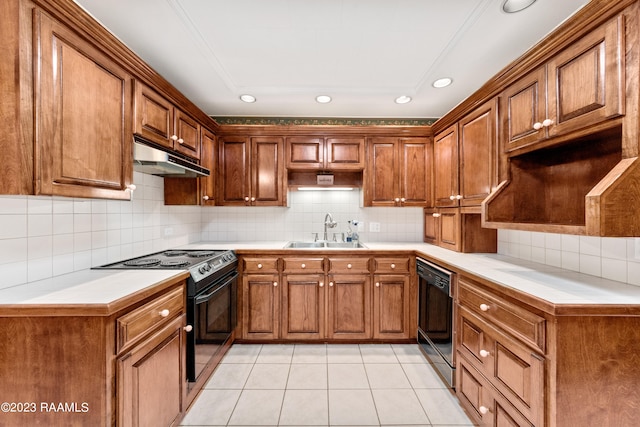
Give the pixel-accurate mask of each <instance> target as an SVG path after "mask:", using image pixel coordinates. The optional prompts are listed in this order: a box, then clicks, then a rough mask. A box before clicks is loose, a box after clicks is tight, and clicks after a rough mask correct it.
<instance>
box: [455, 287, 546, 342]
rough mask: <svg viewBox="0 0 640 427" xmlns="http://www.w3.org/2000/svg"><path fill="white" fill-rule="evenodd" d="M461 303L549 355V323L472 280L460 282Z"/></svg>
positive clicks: (459, 296) (484, 318) (459, 297)
mask: <svg viewBox="0 0 640 427" xmlns="http://www.w3.org/2000/svg"><path fill="white" fill-rule="evenodd" d="M458 300H459V302H460V304H461V305H462V306H464V307H467V308H468V309H470V310H472V311H473V312H475V313H476V314H477V315H478V316H480V318H482V319H483V320H487V321H490V322H493V323H494V324H495V325H496V326H498V327H500V328H502V329H503V330H505V331H507V332H509V333H512V334H513V335H515V336H516V337H517V338H519V339H521V340H522V341H524V342H525V343H527V344H528V345H531V346H532V347H534V348H536V349H537V350H539V351H540V352H542V353H543V354H544V353H546V321H545V319H544V318H543V317H540V316H537V315H535V314H533V313H531V312H530V311H528V310H527V309H525V308H523V307H520V306H517V305H515V304H513V303H510V302H508V301H505V300H503V299H500V298H499V297H497V296H495V295H494V294H492V293H490V292H489V291H486V290H480V289H478V288H477V287H476V286H474V285H473V282H472V281H470V280H469V279H467V278H465V277H463V276H460V277H459V279H458Z"/></svg>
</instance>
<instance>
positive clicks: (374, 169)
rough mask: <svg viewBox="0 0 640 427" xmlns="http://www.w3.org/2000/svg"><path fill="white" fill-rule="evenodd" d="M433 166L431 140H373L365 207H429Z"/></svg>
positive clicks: (379, 138) (367, 170) (417, 138)
mask: <svg viewBox="0 0 640 427" xmlns="http://www.w3.org/2000/svg"><path fill="white" fill-rule="evenodd" d="M431 164H432V163H431V144H430V143H429V139H428V138H420V137H416V138H397V137H377V138H371V139H370V140H369V143H368V146H367V169H366V170H365V185H366V187H365V206H426V205H427V203H429V202H430V200H431V198H430V194H431V193H430V186H429V180H430V179H429V178H430V173H431Z"/></svg>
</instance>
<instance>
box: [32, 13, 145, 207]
mask: <svg viewBox="0 0 640 427" xmlns="http://www.w3.org/2000/svg"><path fill="white" fill-rule="evenodd" d="M35 37H36V43H37V46H38V49H39V52H40V55H38V57H37V61H38V64H37V69H38V70H39V71H40V72H39V73H37V74H36V77H35V97H36V107H35V120H36V126H35V128H36V136H35V137H36V161H35V165H36V169H35V174H36V189H35V193H36V194H47V195H60V196H70V197H92V198H93V197H98V198H112V199H129V198H130V192H129V191H126V188H127V186H128V185H130V184H131V182H132V178H133V152H132V148H133V147H132V138H131V136H132V134H133V133H132V129H131V128H132V126H131V117H132V114H131V105H132V102H131V94H132V88H131V85H132V78H131V76H130V75H129V74H128V73H127V72H126V71H125V70H124V69H123V68H121V67H120V66H119V65H118V64H116V63H115V62H113V61H112V60H111V59H110V58H109V57H107V56H106V55H105V54H103V53H102V52H101V51H99V50H97V49H96V48H94V47H93V45H91V44H90V43H88V42H86V41H85V40H84V39H83V38H81V37H79V36H78V35H77V34H76V33H75V32H73V31H71V30H70V29H69V28H67V27H66V26H64V25H62V24H61V23H59V22H58V21H56V20H54V19H52V18H51V17H49V16H48V15H46V14H45V13H43V12H41V11H37V12H36V15H35Z"/></svg>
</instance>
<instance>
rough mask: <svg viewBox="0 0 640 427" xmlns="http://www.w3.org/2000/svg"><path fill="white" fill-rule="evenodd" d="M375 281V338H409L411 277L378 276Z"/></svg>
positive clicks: (374, 278) (374, 277)
mask: <svg viewBox="0 0 640 427" xmlns="http://www.w3.org/2000/svg"><path fill="white" fill-rule="evenodd" d="M373 281H374V287H373V319H374V320H373V337H374V338H408V337H409V334H410V332H409V328H410V322H409V313H410V310H411V308H410V305H409V300H410V299H409V292H410V287H409V283H410V279H409V276H408V275H400V274H398V275H392V274H376V275H374V276H373Z"/></svg>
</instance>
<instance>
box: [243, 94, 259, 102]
mask: <svg viewBox="0 0 640 427" xmlns="http://www.w3.org/2000/svg"><path fill="white" fill-rule="evenodd" d="M240 100H241V101H244V102H249V103H251V102H256V97H255V96H253V95H240Z"/></svg>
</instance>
